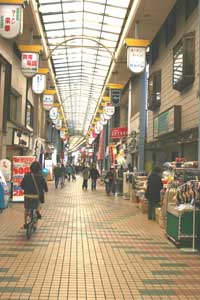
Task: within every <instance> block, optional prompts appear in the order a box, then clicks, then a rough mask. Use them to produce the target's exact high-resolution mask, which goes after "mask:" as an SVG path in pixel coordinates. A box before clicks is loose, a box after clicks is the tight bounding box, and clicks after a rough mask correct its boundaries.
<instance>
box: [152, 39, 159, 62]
mask: <svg viewBox="0 0 200 300" xmlns="http://www.w3.org/2000/svg"><path fill="white" fill-rule="evenodd" d="M158 56H159V37H158V36H156V37H155V39H154V40H153V42H152V44H151V63H152V64H153V63H154V62H155V61H156V59H157V58H158Z"/></svg>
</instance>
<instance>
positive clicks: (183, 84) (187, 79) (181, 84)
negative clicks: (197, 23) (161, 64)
mask: <svg viewBox="0 0 200 300" xmlns="http://www.w3.org/2000/svg"><path fill="white" fill-rule="evenodd" d="M191 40H192V43H193V45H192V46H191V45H190V44H189V46H188V43H189V42H190V43H191ZM181 47H182V59H181V58H180V57H178V55H179V56H180V51H181ZM188 51H190V52H189V54H188ZM188 58H189V59H190V62H191V61H192V63H191V64H190V65H189V64H188V63H187V62H188ZM176 60H182V68H181V63H180V65H178V66H176V67H175V64H176ZM191 65H192V67H191ZM178 68H179V69H180V68H181V69H182V75H180V78H179V79H178V80H175V79H176V76H177V75H176V74H177V73H175V72H176V71H177V72H178ZM189 69H190V70H191V71H190V72H188V70H189ZM194 80H195V32H190V33H187V34H184V35H183V37H182V38H181V39H180V40H179V42H178V43H177V44H176V45H175V46H174V48H173V77H172V86H173V89H175V90H178V91H182V90H184V89H185V88H188V87H189V86H190V85H192V83H193V82H194Z"/></svg>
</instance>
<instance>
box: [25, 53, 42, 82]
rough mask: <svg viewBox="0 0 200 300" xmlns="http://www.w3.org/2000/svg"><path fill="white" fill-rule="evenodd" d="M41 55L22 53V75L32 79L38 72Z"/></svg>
mask: <svg viewBox="0 0 200 300" xmlns="http://www.w3.org/2000/svg"><path fill="white" fill-rule="evenodd" d="M38 65H39V54H38V53H34V52H23V53H22V73H23V74H24V76H26V77H32V76H33V75H35V74H36V73H37V71H38Z"/></svg>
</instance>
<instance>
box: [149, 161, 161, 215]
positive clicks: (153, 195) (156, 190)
mask: <svg viewBox="0 0 200 300" xmlns="http://www.w3.org/2000/svg"><path fill="white" fill-rule="evenodd" d="M162 189H163V184H162V180H161V169H160V168H159V167H155V168H154V169H153V171H152V172H151V174H150V175H149V177H148V181H147V189H146V192H145V197H146V198H147V200H148V219H149V220H155V217H156V215H155V208H156V206H157V205H158V203H159V202H160V191H161V190H162Z"/></svg>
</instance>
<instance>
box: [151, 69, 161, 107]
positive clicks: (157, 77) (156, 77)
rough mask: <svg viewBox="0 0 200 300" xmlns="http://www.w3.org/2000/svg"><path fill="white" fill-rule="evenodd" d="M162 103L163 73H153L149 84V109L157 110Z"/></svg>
mask: <svg viewBox="0 0 200 300" xmlns="http://www.w3.org/2000/svg"><path fill="white" fill-rule="evenodd" d="M160 103H161V71H157V72H155V73H153V74H152V75H151V76H150V77H149V83H148V109H149V110H152V111H153V110H155V109H157V108H159V107H160Z"/></svg>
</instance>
